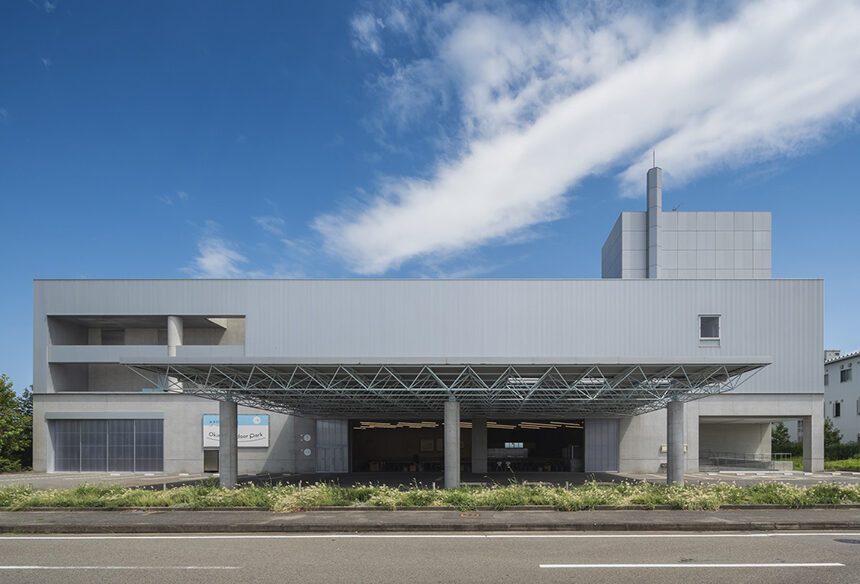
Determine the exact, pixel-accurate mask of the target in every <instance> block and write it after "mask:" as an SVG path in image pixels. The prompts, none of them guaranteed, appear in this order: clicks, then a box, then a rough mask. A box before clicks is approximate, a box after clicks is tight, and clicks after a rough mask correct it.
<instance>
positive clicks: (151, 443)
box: [134, 420, 164, 472]
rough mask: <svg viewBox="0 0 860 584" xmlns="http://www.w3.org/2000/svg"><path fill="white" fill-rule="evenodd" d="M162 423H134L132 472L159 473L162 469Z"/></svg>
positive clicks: (146, 421) (160, 421)
mask: <svg viewBox="0 0 860 584" xmlns="http://www.w3.org/2000/svg"><path fill="white" fill-rule="evenodd" d="M163 426H164V421H163V420H135V421H134V458H135V460H134V467H135V468H134V470H136V471H138V472H141V471H149V472H159V471H161V470H162V469H163V468H164V428H163Z"/></svg>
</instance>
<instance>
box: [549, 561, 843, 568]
mask: <svg viewBox="0 0 860 584" xmlns="http://www.w3.org/2000/svg"><path fill="white" fill-rule="evenodd" d="M540 567H541V568H838V567H841V568H844V567H845V564H839V563H836V562H815V563H802V564H801V563H785V564H776V563H767V564H540Z"/></svg>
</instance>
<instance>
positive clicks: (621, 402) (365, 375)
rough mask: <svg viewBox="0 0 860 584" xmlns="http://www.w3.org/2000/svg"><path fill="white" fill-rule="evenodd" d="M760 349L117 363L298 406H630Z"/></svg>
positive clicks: (690, 388)
mask: <svg viewBox="0 0 860 584" xmlns="http://www.w3.org/2000/svg"><path fill="white" fill-rule="evenodd" d="M769 363H770V359H768V358H755V359H749V358H747V359H744V360H741V359H721V360H714V359H711V360H708V361H706V362H701V361H700V362H691V361H687V362H684V361H681V360H677V361H674V362H665V361H662V362H656V361H653V360H652V361H649V360H645V359H642V360H637V362H632V363H571V362H568V363H562V362H552V363H520V364H510V363H502V362H500V363H486V362H484V363H478V362H473V363H461V364H445V363H440V364H422V363H420V362H419V363H375V364H368V363H352V364H349V363H322V362H313V361H312V360H306V361H302V362H290V363H285V362H282V363H271V362H270V363H257V362H244V363H243V362H231V363H225V364H213V363H206V362H202V361H201V362H188V361H182V362H179V361H174V360H173V359H171V360H170V362H167V363H165V362H163V361H162V362H160V363H123V364H124V365H126V366H127V367H129V368H131V369H132V370H134V371H135V372H136V373H138V374H139V375H142V376H143V377H145V378H146V379H147V380H148V381H150V382H151V383H152V384H153V385H154V386H155V387H156V388H158V389H161V390H163V391H167V392H175V393H183V394H186V395H195V396H200V397H204V398H209V399H214V400H222V401H235V402H238V403H239V404H242V405H246V406H251V407H256V408H261V409H265V410H271V411H275V412H283V413H291V414H292V413H294V414H300V415H311V416H324V417H338V418H358V417H362V418H368V417H380V416H385V417H388V416H398V417H404V418H408V417H415V418H426V417H439V415H440V412H442V409H443V403H444V402H445V401H448V400H450V399H455V400H456V401H458V402H459V403H460V406H461V414H462V415H463V416H464V417H469V416H470V415H486V416H493V417H505V416H518V417H523V418H533V419H538V418H547V417H553V418H568V419H570V418H582V417H598V416H633V415H638V414H643V413H646V412H650V411H653V410H658V409H661V408H664V407H666V404H667V403H668V402H669V401H673V400H679V401H692V400H695V399H700V398H703V397H707V396H709V395H714V394H718V393H723V392H727V391H731V390H733V389H735V388H736V387H738V386H739V385H740V384H741V383H743V382H744V381H745V380H746V379H747V378H748V377H749V376H751V375H753V374H755V373H756V372H757V371H758V370H760V369H761V368H762V367H764V366H766V365H768V364H769Z"/></svg>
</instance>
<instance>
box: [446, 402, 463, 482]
mask: <svg viewBox="0 0 860 584" xmlns="http://www.w3.org/2000/svg"><path fill="white" fill-rule="evenodd" d="M459 486H460V404H459V403H458V402H457V401H455V400H454V399H453V398H452V399H451V400H449V401H446V402H445V488H446V489H455V488H457V487H459Z"/></svg>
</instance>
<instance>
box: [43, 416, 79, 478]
mask: <svg viewBox="0 0 860 584" xmlns="http://www.w3.org/2000/svg"><path fill="white" fill-rule="evenodd" d="M50 424H51V436H52V439H53V443H54V470H56V471H72V472H79V471H80V470H81V435H80V428H79V425H78V421H77V420H51V422H50Z"/></svg>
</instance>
